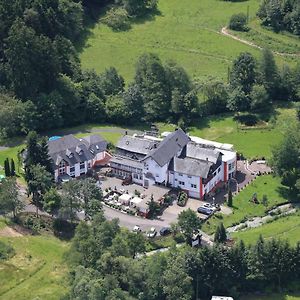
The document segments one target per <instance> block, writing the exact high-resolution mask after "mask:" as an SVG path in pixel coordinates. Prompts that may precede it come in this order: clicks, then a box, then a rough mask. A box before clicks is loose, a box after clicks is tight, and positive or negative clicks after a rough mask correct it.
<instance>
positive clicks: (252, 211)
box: [202, 175, 288, 234]
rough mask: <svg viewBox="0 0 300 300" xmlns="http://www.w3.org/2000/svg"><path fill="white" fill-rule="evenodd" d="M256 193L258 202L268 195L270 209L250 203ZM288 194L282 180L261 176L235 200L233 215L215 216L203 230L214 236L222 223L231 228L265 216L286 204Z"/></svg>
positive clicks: (270, 176)
mask: <svg viewBox="0 0 300 300" xmlns="http://www.w3.org/2000/svg"><path fill="white" fill-rule="evenodd" d="M254 193H257V197H258V200H261V199H262V197H263V195H266V196H267V197H268V202H269V203H268V207H265V206H263V204H261V203H260V204H254V203H253V202H250V201H249V200H251V199H252V196H253V194H254ZM286 194H287V193H286V188H285V187H284V186H282V185H281V183H280V178H278V177H273V176H272V175H265V176H260V177H258V178H257V179H256V180H255V181H253V182H252V183H251V184H250V185H249V186H248V187H247V188H245V189H244V190H242V191H241V192H240V193H239V194H238V195H237V196H236V197H234V198H233V213H232V214H230V215H225V216H222V218H218V217H217V216H219V214H218V215H217V216H213V217H212V218H210V219H209V220H208V221H207V222H206V223H205V224H204V225H203V227H202V229H203V230H204V231H205V232H207V233H209V234H212V233H213V232H215V229H216V227H217V225H218V224H219V223H220V222H223V224H224V225H225V227H230V226H233V225H234V224H238V223H240V222H241V221H243V220H244V219H245V218H246V217H247V218H251V217H255V216H263V215H265V211H266V209H268V208H271V207H272V206H274V205H276V204H279V203H284V202H286V201H287V200H288V198H287V197H286Z"/></svg>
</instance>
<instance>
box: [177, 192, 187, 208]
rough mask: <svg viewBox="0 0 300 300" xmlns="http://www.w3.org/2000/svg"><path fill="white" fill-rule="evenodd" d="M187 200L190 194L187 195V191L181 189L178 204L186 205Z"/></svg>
mask: <svg viewBox="0 0 300 300" xmlns="http://www.w3.org/2000/svg"><path fill="white" fill-rule="evenodd" d="M187 200H188V195H187V193H186V192H182V191H181V192H180V193H179V194H178V198H177V205H179V206H182V207H183V206H185V205H186V202H187Z"/></svg>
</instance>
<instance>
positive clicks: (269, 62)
mask: <svg viewBox="0 0 300 300" xmlns="http://www.w3.org/2000/svg"><path fill="white" fill-rule="evenodd" d="M259 71H260V73H261V75H262V80H263V84H264V86H265V88H266V90H267V92H268V94H269V95H270V97H271V98H272V99H274V98H275V97H276V94H277V93H278V86H279V74H278V69H277V66H276V62H275V59H274V55H273V53H272V51H271V50H270V49H268V48H265V49H263V51H262V56H261V59H260V62H259Z"/></svg>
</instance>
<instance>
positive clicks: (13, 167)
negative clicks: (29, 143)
mask: <svg viewBox="0 0 300 300" xmlns="http://www.w3.org/2000/svg"><path fill="white" fill-rule="evenodd" d="M15 175H16V167H15V161H14V160H13V158H12V159H11V160H10V176H15Z"/></svg>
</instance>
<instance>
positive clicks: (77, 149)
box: [76, 146, 83, 155]
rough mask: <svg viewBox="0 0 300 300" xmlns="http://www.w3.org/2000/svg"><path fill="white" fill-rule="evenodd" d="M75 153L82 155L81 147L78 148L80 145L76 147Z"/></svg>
mask: <svg viewBox="0 0 300 300" xmlns="http://www.w3.org/2000/svg"><path fill="white" fill-rule="evenodd" d="M76 153H77V154H78V155H82V154H83V151H82V149H81V148H80V147H78V146H77V147H76Z"/></svg>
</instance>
